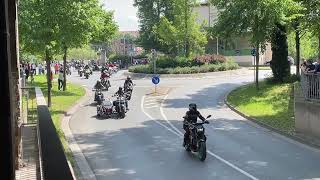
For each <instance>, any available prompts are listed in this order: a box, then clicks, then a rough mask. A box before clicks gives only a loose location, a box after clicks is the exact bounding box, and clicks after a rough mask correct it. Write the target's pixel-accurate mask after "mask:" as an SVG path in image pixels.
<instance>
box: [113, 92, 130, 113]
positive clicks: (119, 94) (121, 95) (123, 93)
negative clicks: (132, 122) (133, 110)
mask: <svg viewBox="0 0 320 180" xmlns="http://www.w3.org/2000/svg"><path fill="white" fill-rule="evenodd" d="M114 96H118V97H125V92H124V91H123V88H122V87H119V90H118V91H117V92H116V93H115V94H114ZM125 104H126V108H127V110H129V108H128V101H127V99H126V98H125Z"/></svg>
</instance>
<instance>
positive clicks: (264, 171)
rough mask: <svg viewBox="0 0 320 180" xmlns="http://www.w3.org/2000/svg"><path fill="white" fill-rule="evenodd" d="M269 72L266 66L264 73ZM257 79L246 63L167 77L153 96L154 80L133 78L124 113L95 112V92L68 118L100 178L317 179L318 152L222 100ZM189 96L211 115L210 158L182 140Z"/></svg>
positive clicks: (118, 81) (116, 79)
mask: <svg viewBox="0 0 320 180" xmlns="http://www.w3.org/2000/svg"><path fill="white" fill-rule="evenodd" d="M268 73H269V72H268V71H261V75H260V76H261V77H265V76H266V74H268ZM70 79H71V81H72V82H75V83H78V84H81V85H83V86H85V87H87V88H89V89H91V88H92V87H93V85H94V83H95V81H96V80H97V79H98V74H97V73H95V74H94V75H93V76H92V77H90V79H89V80H86V79H84V78H80V77H78V76H77V74H76V73H75V72H74V73H73V75H72V77H71V78H70ZM124 79H125V76H123V71H121V72H118V73H117V74H115V75H113V76H112V78H111V85H112V88H111V89H110V90H109V91H108V92H106V93H105V95H106V96H108V97H110V96H111V95H112V94H113V93H114V92H115V91H116V89H117V88H118V87H119V85H122V84H123V82H124ZM252 80H253V71H248V70H238V71H233V72H231V73H230V72H218V73H213V74H212V75H210V76H208V77H205V78H197V79H192V78H188V79H184V78H181V77H180V78H164V79H161V82H160V86H159V87H158V92H159V94H158V95H157V96H154V95H152V94H151V92H152V91H153V86H152V84H151V80H150V79H143V78H142V79H134V83H135V84H136V86H135V87H134V93H133V97H132V99H131V101H130V103H129V107H130V111H129V112H128V113H127V115H126V117H125V118H124V119H102V118H97V117H96V105H95V103H94V102H93V97H90V100H89V101H88V102H86V103H85V104H83V106H82V107H81V108H80V109H79V111H78V112H77V113H76V114H75V115H74V116H73V117H72V119H71V120H70V124H69V125H70V128H71V130H72V132H73V134H74V136H75V139H76V140H77V142H78V144H79V146H80V148H81V150H82V152H83V153H84V155H85V157H86V159H87V161H88V163H89V165H90V166H91V168H92V170H93V171H94V173H95V175H96V177H97V179H108V180H127V179H128V180H151V179H152V180H189V179H190V180H194V179H203V180H213V179H214V180H220V179H225V180H242V179H253V180H256V179H265V180H269V179H270V180H284V179H290V180H291V179H314V180H315V179H319V178H320V151H318V150H316V149H313V148H310V147H307V146H305V145H302V144H300V143H297V142H294V141H292V140H289V139H287V138H284V137H282V136H280V135H277V134H275V133H272V132H270V131H269V130H266V129H264V128H261V127H259V126H256V125H254V124H252V123H250V122H248V121H246V120H245V119H243V118H242V117H241V116H239V115H237V114H236V113H234V112H232V111H231V110H229V109H228V108H227V107H226V106H225V105H224V102H223V100H224V97H225V95H226V94H227V93H228V92H229V91H231V90H232V89H234V88H236V87H238V86H240V85H242V84H244V83H248V82H251V81H252ZM92 96H93V94H92ZM190 102H195V103H197V104H198V107H199V110H200V112H201V113H202V114H203V115H204V116H207V115H209V114H211V115H212V118H211V119H210V120H209V121H210V124H209V125H206V135H207V138H208V140H207V150H208V156H207V159H206V161H205V162H200V161H199V160H198V159H197V157H196V156H195V155H193V154H189V153H187V152H185V150H184V148H183V147H182V136H183V130H182V117H183V116H184V113H185V112H186V111H187V108H188V104H189V103H190Z"/></svg>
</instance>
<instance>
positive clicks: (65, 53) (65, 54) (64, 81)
mask: <svg viewBox="0 0 320 180" xmlns="http://www.w3.org/2000/svg"><path fill="white" fill-rule="evenodd" d="M67 50H68V47H67V46H65V47H64V55H63V91H65V90H67V76H66V71H67Z"/></svg>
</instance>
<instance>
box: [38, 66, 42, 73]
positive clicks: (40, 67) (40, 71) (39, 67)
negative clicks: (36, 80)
mask: <svg viewBox="0 0 320 180" xmlns="http://www.w3.org/2000/svg"><path fill="white" fill-rule="evenodd" d="M38 71H39V75H41V74H42V64H41V63H39V64H38Z"/></svg>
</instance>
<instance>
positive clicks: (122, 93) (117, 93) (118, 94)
mask: <svg viewBox="0 0 320 180" xmlns="http://www.w3.org/2000/svg"><path fill="white" fill-rule="evenodd" d="M114 95H115V96H123V95H124V91H123V88H122V87H119V89H118V91H117V92H116V93H115V94H114Z"/></svg>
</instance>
